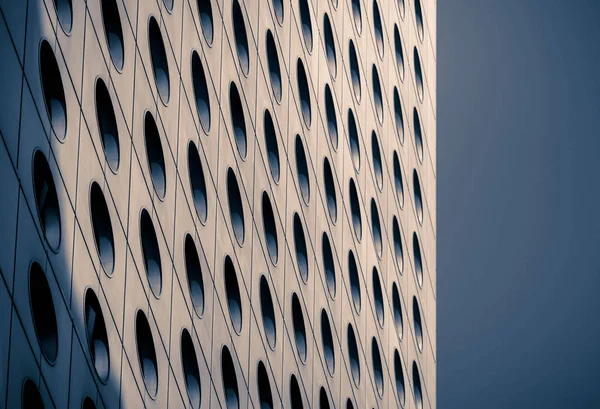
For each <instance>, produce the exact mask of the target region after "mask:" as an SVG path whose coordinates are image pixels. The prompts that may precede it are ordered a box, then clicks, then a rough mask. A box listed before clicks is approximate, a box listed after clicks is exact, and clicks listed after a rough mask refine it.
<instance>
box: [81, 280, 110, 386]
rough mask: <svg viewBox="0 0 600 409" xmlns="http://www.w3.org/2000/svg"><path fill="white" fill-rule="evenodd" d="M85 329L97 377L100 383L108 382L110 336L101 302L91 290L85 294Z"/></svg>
mask: <svg viewBox="0 0 600 409" xmlns="http://www.w3.org/2000/svg"><path fill="white" fill-rule="evenodd" d="M85 329H86V334H87V343H88V348H89V350H90V356H91V358H92V363H93V364H94V369H95V370H96V375H98V378H99V379H100V381H102V382H106V380H107V379H108V375H109V373H110V350H109V348H108V334H107V332H106V324H105V322H104V314H102V308H101V307H100V302H99V301H98V297H96V294H95V293H94V291H93V290H92V289H91V288H88V289H87V290H86V292H85Z"/></svg>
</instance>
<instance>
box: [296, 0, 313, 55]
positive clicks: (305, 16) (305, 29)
mask: <svg viewBox="0 0 600 409" xmlns="http://www.w3.org/2000/svg"><path fill="white" fill-rule="evenodd" d="M298 6H299V7H300V25H301V26H302V35H303V37H304V45H306V49H307V51H308V52H309V53H311V52H312V47H313V45H312V23H311V21H310V9H309V8H308V0H298Z"/></svg>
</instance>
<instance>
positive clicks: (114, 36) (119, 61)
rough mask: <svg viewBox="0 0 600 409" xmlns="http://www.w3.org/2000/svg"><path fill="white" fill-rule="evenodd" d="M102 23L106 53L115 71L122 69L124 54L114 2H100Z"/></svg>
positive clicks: (119, 23)
mask: <svg viewBox="0 0 600 409" xmlns="http://www.w3.org/2000/svg"><path fill="white" fill-rule="evenodd" d="M101 5H102V22H103V23H104V34H105V35H106V42H107V43H108V52H109V53H110V59H111V60H112V62H113V64H114V66H115V68H116V69H117V70H119V71H120V70H122V69H123V63H124V59H125V52H124V47H123V28H122V27H121V17H120V16H119V7H118V6H117V2H116V0H102V3H101Z"/></svg>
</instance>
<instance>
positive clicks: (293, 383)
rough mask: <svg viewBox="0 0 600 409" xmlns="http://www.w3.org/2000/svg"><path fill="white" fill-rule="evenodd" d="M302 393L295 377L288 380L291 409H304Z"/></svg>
mask: <svg viewBox="0 0 600 409" xmlns="http://www.w3.org/2000/svg"><path fill="white" fill-rule="evenodd" d="M302 402H303V401H302V393H301V392H300V386H299V385H298V380H297V379H296V376H295V375H292V376H291V378H290V405H291V408H292V409H304V404H303V403H302Z"/></svg>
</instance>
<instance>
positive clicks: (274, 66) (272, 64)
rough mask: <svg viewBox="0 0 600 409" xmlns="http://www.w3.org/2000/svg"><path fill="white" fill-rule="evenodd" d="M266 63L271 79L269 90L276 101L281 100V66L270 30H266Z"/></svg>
mask: <svg viewBox="0 0 600 409" xmlns="http://www.w3.org/2000/svg"><path fill="white" fill-rule="evenodd" d="M266 44H267V63H268V65H269V79H270V80H271V91H273V98H275V101H277V103H280V102H281V93H282V84H281V66H280V65H279V54H278V53H277V46H276V45H275V39H274V38H273V34H272V33H271V30H267V40H266Z"/></svg>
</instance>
